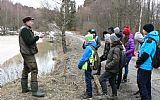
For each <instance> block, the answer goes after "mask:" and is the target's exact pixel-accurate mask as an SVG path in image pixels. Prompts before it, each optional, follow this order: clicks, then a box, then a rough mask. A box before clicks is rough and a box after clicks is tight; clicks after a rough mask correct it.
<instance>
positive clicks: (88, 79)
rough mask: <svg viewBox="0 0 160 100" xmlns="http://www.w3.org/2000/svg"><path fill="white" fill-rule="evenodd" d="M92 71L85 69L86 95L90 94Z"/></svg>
mask: <svg viewBox="0 0 160 100" xmlns="http://www.w3.org/2000/svg"><path fill="white" fill-rule="evenodd" d="M91 73H92V71H91V70H85V82H86V93H87V96H92V74H91Z"/></svg>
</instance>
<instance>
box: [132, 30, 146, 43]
mask: <svg viewBox="0 0 160 100" xmlns="http://www.w3.org/2000/svg"><path fill="white" fill-rule="evenodd" d="M134 39H135V40H137V41H139V42H143V39H144V36H143V35H142V34H141V33H140V32H136V33H135V35H134Z"/></svg>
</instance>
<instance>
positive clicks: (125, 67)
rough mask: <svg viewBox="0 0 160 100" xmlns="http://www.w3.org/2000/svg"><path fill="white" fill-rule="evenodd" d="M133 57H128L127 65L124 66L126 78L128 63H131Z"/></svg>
mask: <svg viewBox="0 0 160 100" xmlns="http://www.w3.org/2000/svg"><path fill="white" fill-rule="evenodd" d="M131 58H132V57H129V58H128V57H127V61H126V65H125V66H124V69H125V71H124V75H123V76H125V78H126V79H127V75H128V65H129V62H130V60H131Z"/></svg>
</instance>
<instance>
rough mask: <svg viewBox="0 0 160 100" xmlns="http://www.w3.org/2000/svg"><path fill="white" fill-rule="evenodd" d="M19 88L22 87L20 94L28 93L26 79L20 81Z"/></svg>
mask: <svg viewBox="0 0 160 100" xmlns="http://www.w3.org/2000/svg"><path fill="white" fill-rule="evenodd" d="M21 87H22V93H27V92H29V89H28V79H21Z"/></svg>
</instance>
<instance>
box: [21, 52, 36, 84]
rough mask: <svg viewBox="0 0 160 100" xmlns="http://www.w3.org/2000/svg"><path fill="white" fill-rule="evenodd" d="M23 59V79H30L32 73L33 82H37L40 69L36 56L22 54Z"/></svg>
mask: <svg viewBox="0 0 160 100" xmlns="http://www.w3.org/2000/svg"><path fill="white" fill-rule="evenodd" d="M22 57H23V59H24V67H23V71H22V79H28V74H29V73H30V72H31V81H32V82H37V74H38V68H37V63H36V59H35V56H34V55H25V54H22Z"/></svg>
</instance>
